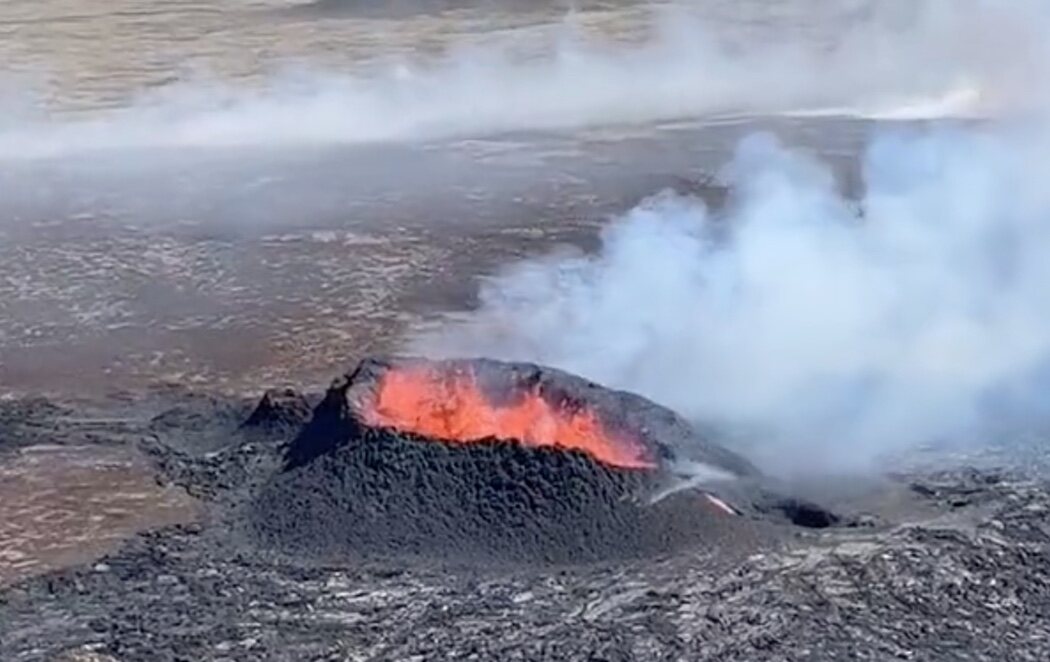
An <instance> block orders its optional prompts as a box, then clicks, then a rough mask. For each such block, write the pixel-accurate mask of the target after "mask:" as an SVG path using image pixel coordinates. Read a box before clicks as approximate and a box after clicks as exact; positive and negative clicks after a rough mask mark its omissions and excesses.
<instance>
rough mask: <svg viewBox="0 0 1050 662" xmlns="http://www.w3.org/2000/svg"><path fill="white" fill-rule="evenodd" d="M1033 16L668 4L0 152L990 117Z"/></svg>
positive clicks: (53, 130) (230, 95)
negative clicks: (681, 121)
mask: <svg viewBox="0 0 1050 662" xmlns="http://www.w3.org/2000/svg"><path fill="white" fill-rule="evenodd" d="M760 4H761V6H762V7H763V9H762V11H763V12H764V13H765V14H769V13H770V12H771V11H772V10H771V9H770V6H769V4H768V3H760ZM794 4H801V5H802V9H800V10H799V12H800V13H801V14H804V16H802V17H801V18H799V19H798V20H799V21H802V22H803V23H804V22H805V19H807V18H812V20H813V21H817V20H818V19H819V12H817V9H816V8H815V7H810V5H811V4H813V3H788V4H785V6H789V5H794ZM817 4H818V5H819V3H817ZM853 5H858V3H853ZM1044 5H1045V3H1043V2H1041V1H1040V0H1017V1H1016V2H1010V3H998V2H992V1H990V0H952V1H951V2H946V1H944V0H923V1H922V2H912V1H910V0H909V1H908V2H886V1H885V0H883V1H881V2H879V1H875V2H865V3H860V9H859V10H856V11H852V12H849V11H846V10H843V11H842V12H840V14H843V15H838V16H835V17H834V20H831V19H828V25H827V26H824V27H825V30H824V32H825V33H826V34H813V33H812V32H813V31H807V30H798V29H789V28H791V22H790V21H788V22H787V23H788V24H787V25H781V24H780V23H778V22H776V21H772V22H771V24H770V25H764V26H763V25H762V24H761V22H760V21H758V20H755V21H751V22H749V21H748V20H744V19H741V21H740V23H741V25H738V26H736V27H737V28H738V29H735V30H730V29H729V27H732V26H727V25H726V24H725V23H724V22H722V23H719V22H717V21H714V20H713V19H711V17H709V16H699V17H698V16H697V15H696V13H695V12H690V11H687V10H684V9H677V10H665V11H662V12H658V13H657V15H658V19H657V21H656V26H655V28H654V30H653V34H651V35H650V37H649V38H648V39H645V40H643V41H641V42H640V43H627V44H625V43H623V42H608V41H605V42H596V41H595V40H594V39H591V38H588V37H587V36H586V35H582V34H580V33H579V32H577V31H574V30H573V29H572V28H571V26H570V27H568V28H564V30H566V31H567V32H565V33H561V34H559V36H558V37H557V38H556V39H554V43H555V45H554V47H553V49H552V50H548V52H546V53H545V54H542V53H541V54H539V55H535V56H533V57H520V53H519V55H515V53H518V52H519V51H520V50H521V44H520V42H521V41H522V40H523V39H524V40H526V41H527V35H526V36H522V35H516V36H514V37H508V38H507V39H506V40H504V41H501V40H498V39H497V40H496V41H495V42H490V43H487V44H486V45H483V46H475V47H470V48H468V47H462V48H453V49H452V51H451V52H450V54H448V55H447V56H446V57H445V58H444V59H441V60H440V61H437V62H434V61H431V62H424V63H409V62H395V63H390V62H388V63H387V64H385V65H382V66H380V65H370V66H369V67H367V68H358V69H356V70H354V71H350V72H345V73H340V72H329V73H325V74H319V73H317V72H311V73H309V74H306V73H303V72H301V71H300V72H298V73H285V74H282V75H278V76H276V77H275V78H274V79H273V80H272V81H271V82H270V83H269V84H267V85H264V86H262V88H260V89H256V90H254V91H250V90H245V89H238V88H229V87H225V86H223V85H222V84H212V85H203V84H200V83H194V82H192V81H181V82H180V83H179V84H176V85H173V86H171V87H170V88H168V89H165V90H164V91H163V92H162V93H161V94H153V95H152V96H151V97H150V98H148V99H142V100H140V101H138V102H135V103H133V104H132V105H130V106H129V107H124V108H121V109H117V110H111V111H105V112H100V113H94V114H89V115H88V116H87V117H76V118H69V117H64V116H61V115H59V116H55V117H51V116H49V117H44V118H37V119H36V120H35V121H27V120H25V118H24V117H23V116H22V115H21V114H20V115H19V119H18V121H17V122H16V121H11V120H10V119H8V118H5V117H0V158H18V157H22V158H26V157H58V156H63V155H68V154H73V153H77V152H85V151H93V150H106V149H135V148H155V147H163V148H173V147H225V146H267V147H275V146H277V147H279V146H295V145H303V144H333V143H362V142H375V141H400V140H417V139H433V138H445V137H452V136H459V135H468V134H469V135H477V134H482V133H488V132H499V131H508V130H532V129H559V128H575V127H585V126H592V125H603V124H613V123H632V122H652V121H659V120H668V119H677V118H684V117H689V118H696V117H710V116H724V115H756V114H759V115H768V114H779V113H788V114H790V113H804V114H847V115H861V116H874V117H897V118H900V117H909V118H910V117H930V116H944V115H973V114H982V113H989V112H1000V111H1002V110H1003V109H1004V108H1012V106H1013V105H1014V104H1015V103H1017V101H1018V99H1020V98H1022V97H1024V98H1027V96H1030V95H1031V90H1030V89H1029V87H1028V85H1027V84H1026V83H1027V81H1029V80H1031V75H1032V72H1033V71H1042V70H1044V69H1045V66H1046V65H1045V62H1046V61H1047V59H1046V58H1045V57H1044V56H1045V47H1044V43H1045V40H1043V39H1041V35H1042V34H1043V33H1042V32H1040V31H1039V30H1038V29H1036V27H1035V26H1041V25H1044V24H1045V13H1046V12H1045V7H1044ZM741 7H742V8H743V7H746V6H745V5H741ZM847 9H848V7H847ZM740 11H741V12H743V9H741V10H740ZM745 13H746V12H745ZM824 13H828V12H827V11H825V12H824ZM814 14H817V16H814ZM744 18H745V19H746V16H745V17H744ZM796 18H797V17H796ZM752 23H754V25H752ZM818 32H819V31H818ZM546 39H548V40H549V39H550V35H549V34H548V35H547V37H546ZM6 96H8V97H10V96H11V95H6ZM2 108H3V106H0V109H2Z"/></svg>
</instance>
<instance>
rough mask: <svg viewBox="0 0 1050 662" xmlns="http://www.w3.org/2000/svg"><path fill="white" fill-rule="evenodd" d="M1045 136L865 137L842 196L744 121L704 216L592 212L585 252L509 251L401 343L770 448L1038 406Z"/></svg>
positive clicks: (780, 455) (821, 444)
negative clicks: (433, 324) (583, 383)
mask: <svg viewBox="0 0 1050 662" xmlns="http://www.w3.org/2000/svg"><path fill="white" fill-rule="evenodd" d="M1046 136H1047V134H1046V132H1045V131H1041V130H1040V131H1036V130H1035V129H1033V128H1032V127H1031V126H1027V127H1015V128H1014V129H1010V130H1007V129H1003V128H1000V129H991V128H985V129H980V128H969V129H967V128H962V127H957V128H951V127H942V128H939V129H934V130H930V131H927V132H921V133H920V132H912V133H908V132H894V133H885V134H883V135H880V136H878V137H876V138H875V139H874V140H873V141H872V143H871V145H870V147H869V149H868V150H867V153H866V156H865V160H864V178H865V179H864V181H865V190H864V192H863V194H862V196H861V199H860V200H859V204H858V202H857V201H851V200H849V199H846V198H845V197H843V196H842V195H841V194H840V193H839V192H838V190H837V187H836V184H835V179H834V177H833V174H832V172H831V171H830V170H829V168H827V167H825V166H824V165H822V164H821V163H820V162H818V161H816V160H815V159H813V158H811V157H810V156H807V155H806V154H803V153H798V152H794V151H791V150H789V149H786V148H785V147H783V146H782V145H780V144H778V142H777V141H776V140H775V139H774V138H772V137H771V136H769V135H756V136H752V137H750V138H748V139H747V140H745V141H743V142H742V143H741V144H740V145H739V148H738V150H737V151H736V154H735V156H734V158H733V159H732V161H731V162H730V163H729V164H728V165H727V166H726V167H725V169H724V171H723V172H722V179H723V180H724V182H725V183H726V184H727V185H728V186H730V187H731V189H732V191H733V195H732V198H731V200H730V201H729V203H728V204H727V206H726V208H725V209H724V210H721V211H720V212H718V213H713V212H712V211H710V210H709V209H707V208H706V207H705V205H704V204H703V202H701V201H700V200H696V199H690V198H683V197H678V196H675V195H673V194H664V195H659V196H656V197H654V198H652V199H650V200H648V201H646V202H645V203H643V204H642V205H640V206H639V207H638V208H636V209H634V210H632V211H631V212H629V213H628V214H627V215H626V216H624V217H623V218H621V219H619V220H617V221H615V222H614V223H612V224H610V225H609V226H608V227H607V229H606V230H605V232H604V233H603V235H602V247H601V250H600V251H599V252H598V254H596V255H593V256H587V255H580V254H577V255H565V254H564V253H562V254H560V255H552V256H550V257H548V258H543V259H539V260H534V261H528V262H524V263H521V264H517V265H514V266H512V267H511V268H509V269H507V270H506V271H505V272H504V273H501V274H499V275H497V276H496V277H494V278H492V279H491V280H489V281H488V282H486V283H484V285H483V286H482V289H481V296H480V301H481V305H480V309H479V310H477V311H476V312H475V313H473V314H471V315H469V316H468V317H467V318H466V319H464V320H462V321H461V322H460V323H459V324H457V325H456V328H455V331H454V332H453V333H440V334H438V335H436V336H428V337H424V338H421V339H419V341H418V344H419V345H420V346H421V348H422V349H424V350H426V351H431V352H436V353H445V354H486V355H494V356H497V357H502V358H513V359H517V360H534V361H538V362H542V363H546V364H551V365H554V366H558V367H561V368H564V369H567V370H571V371H575V372H578V373H581V374H583V375H585V376H587V377H590V378H592V379H594V380H597V381H600V382H602V383H605V384H608V385H612V386H615V387H621V388H627V389H630V390H635V391H638V392H641V393H642V394H644V395H647V396H649V397H651V398H653V399H655V400H657V401H659V402H661V403H662V404H665V405H668V406H671V407H672V408H675V409H677V410H678V411H680V412H682V413H683V414H685V415H687V416H689V417H691V418H693V419H694V420H702V421H708V422H717V423H720V424H722V425H723V426H725V427H727V428H729V429H745V430H749V431H752V432H755V433H757V434H758V436H759V437H760V438H763V439H765V440H766V441H769V442H774V441H775V443H770V444H768V448H767V450H769V449H775V451H771V452H772V455H770V457H769V458H768V459H769V460H770V461H777V462H784V461H788V460H789V459H790V458H801V459H802V461H804V462H806V463H810V462H815V461H816V458H817V457H823V458H824V460H825V461H830V462H834V463H836V464H837V465H842V464H843V463H845V464H849V465H853V466H858V465H862V464H864V463H866V462H868V461H870V460H872V459H874V458H875V457H876V456H878V455H879V454H881V453H884V452H886V451H893V450H899V449H901V448H905V447H908V446H909V445H912V444H916V443H921V442H926V441H931V440H937V439H945V438H953V439H954V438H959V437H961V436H964V435H967V434H971V433H975V432H978V433H979V432H983V431H984V432H986V431H987V430H988V429H989V428H990V427H991V426H993V425H998V424H1000V423H1003V422H1004V421H1006V420H1007V419H1009V420H1011V421H1029V422H1030V421H1032V420H1035V419H1041V418H1043V416H1044V414H1045V413H1046V411H1045V410H1046V406H1045V404H1044V403H1045V402H1046V401H1047V396H1046V393H1047V390H1046V387H1047V385H1048V378H1050V289H1048V288H1047V287H1046V283H1047V282H1050V260H1047V257H1046V256H1047V255H1050V191H1048V189H1047V187H1046V184H1045V182H1046V181H1047V176H1048V174H1050V173H1048V168H1047V166H1046V165H1045V159H1042V158H1041V157H1040V154H1045V153H1046V152H1045V148H1046V146H1047V141H1046V140H1045V138H1046ZM818 450H819V451H820V453H804V454H801V455H800V451H818Z"/></svg>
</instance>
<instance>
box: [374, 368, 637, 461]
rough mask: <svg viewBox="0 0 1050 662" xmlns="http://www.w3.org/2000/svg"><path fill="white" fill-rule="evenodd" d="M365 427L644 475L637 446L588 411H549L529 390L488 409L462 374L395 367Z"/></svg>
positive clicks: (387, 375)
mask: <svg viewBox="0 0 1050 662" xmlns="http://www.w3.org/2000/svg"><path fill="white" fill-rule="evenodd" d="M363 417H364V420H365V422H366V423H367V424H369V425H371V426H373V427H389V428H394V429H397V430H401V431H403V432H411V433H414V434H418V435H422V436H425V437H431V438H436V439H441V440H443V441H448V442H453V443H473V442H478V441H481V440H485V439H493V438H494V439H502V440H513V441H517V442H520V443H522V444H525V445H526V446H554V447H557V448H564V449H572V450H578V451H583V452H585V453H587V454H589V455H591V456H592V457H594V458H595V459H597V460H600V461H601V462H604V463H606V464H610V465H613V466H617V467H627V468H651V467H653V466H654V465H653V463H652V462H651V461H649V460H648V459H647V458H646V456H645V453H644V452H643V451H642V449H641V447H640V446H639V445H638V444H637V442H635V441H633V440H628V439H623V438H622V437H620V436H618V435H615V434H612V433H610V432H609V431H608V430H606V429H605V426H604V425H603V424H602V422H601V420H600V419H599V417H598V415H597V414H596V413H595V412H594V411H592V410H590V409H587V408H581V407H576V406H563V407H558V406H553V405H551V404H550V403H549V402H547V400H546V399H545V398H544V397H543V396H542V395H541V394H540V393H539V392H537V391H536V390H523V391H522V392H521V393H520V394H518V397H517V398H515V401H514V402H511V403H507V404H493V403H492V402H490V401H489V399H488V398H487V397H485V395H484V393H482V391H481V389H480V388H479V387H478V384H477V381H476V379H475V377H474V374H473V373H472V372H470V371H469V370H441V371H438V370H434V369H430V368H417V367H398V368H392V369H390V370H387V371H386V372H384V373H383V375H382V377H381V379H380V382H379V384H378V386H377V388H376V391H375V398H374V401H373V402H372V404H371V406H370V407H366V408H365V411H364V412H363Z"/></svg>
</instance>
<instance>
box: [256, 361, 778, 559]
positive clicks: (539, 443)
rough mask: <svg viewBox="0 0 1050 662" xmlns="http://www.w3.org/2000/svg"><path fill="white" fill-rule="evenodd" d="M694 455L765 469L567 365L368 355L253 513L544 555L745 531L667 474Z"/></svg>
mask: <svg viewBox="0 0 1050 662" xmlns="http://www.w3.org/2000/svg"><path fill="white" fill-rule="evenodd" d="M683 467H685V468H691V470H695V469H696V468H698V467H699V468H701V469H702V472H703V475H704V477H705V478H706V479H707V480H709V481H710V480H713V481H715V482H721V483H725V484H730V483H733V482H735V481H740V480H750V479H754V478H756V477H757V476H758V472H757V470H756V469H755V468H754V467H753V466H752V465H751V464H750V463H748V462H747V461H746V460H745V459H743V458H741V457H739V456H737V455H735V454H734V453H732V452H730V451H728V450H727V449H725V448H722V447H720V446H718V445H716V444H713V443H711V442H710V441H708V440H706V439H703V438H701V437H700V436H699V435H698V434H697V433H696V432H695V431H694V430H693V428H692V427H691V426H690V425H689V424H688V423H686V422H685V421H684V420H682V419H681V418H680V417H679V416H677V415H676V414H674V413H673V412H671V411H669V410H667V409H665V408H663V407H660V406H658V405H656V404H654V403H652V402H650V401H648V400H646V399H644V398H642V397H640V396H637V395H634V394H631V393H625V392H620V391H613V390H609V389H606V388H603V387H601V386H599V385H597V384H593V383H591V382H588V381H586V380H584V379H581V378H579V377H575V376H573V375H570V374H567V373H564V372H561V371H558V370H554V369H550V368H544V367H540V366H536V365H532V364H522V363H504V362H498V361H492V360H488V359H470V360H450V361H428V360H425V359H418V358H398V359H368V360H365V361H363V362H362V363H361V364H360V365H359V366H358V367H357V369H356V370H354V371H353V372H352V373H350V374H348V375H346V376H344V377H342V378H340V379H338V380H336V382H334V383H333V385H332V386H331V388H330V389H329V390H328V392H327V394H326V396H325V398H324V400H323V401H322V402H321V403H320V404H319V405H318V406H317V407H316V409H315V410H314V412H313V417H312V419H311V420H310V422H309V423H307V424H306V426H305V427H303V429H302V430H301V431H300V433H299V434H298V436H297V437H296V438H295V439H294V441H292V443H291V444H290V445H289V447H288V448H287V451H286V454H285V467H284V470H283V471H281V472H279V473H278V474H276V475H275V476H274V477H273V478H272V479H271V480H270V481H269V482H268V483H267V484H266V485H265V486H264V487H263V488H262V489H261V490H260V492H259V493H258V494H257V495H256V497H255V498H254V500H253V502H252V504H251V517H250V520H251V523H252V530H253V532H254V534H255V535H256V536H257V537H258V538H259V539H260V540H261V541H262V542H264V543H266V544H268V545H274V546H278V547H281V548H284V549H286V550H289V551H295V552H297V553H299V552H315V553H319V554H322V555H329V554H346V553H350V554H354V555H389V554H406V555H412V556H426V557H438V558H445V559H464V558H502V559H518V560H530V561H541V562H569V561H589V560H596V559H601V558H610V557H621V558H622V557H632V556H640V555H648V554H653V553H660V552H665V551H670V550H673V549H675V548H678V547H681V546H683V545H686V544H693V543H702V542H714V541H717V540H721V539H724V538H725V537H726V536H735V535H744V534H743V533H741V531H742V529H741V527H740V526H739V522H741V521H743V518H738V517H735V513H734V508H733V506H729V505H727V504H726V503H725V502H724V501H723V500H721V499H718V498H715V497H713V496H712V495H711V494H709V493H706V492H702V491H698V490H694V489H686V490H680V491H673V490H668V489H667V488H668V486H669V484H670V483H672V482H673V481H675V480H679V479H678V478H676V477H675V476H676V473H680V471H681V470H682V468H683ZM669 492H670V494H669V495H668V493H669Z"/></svg>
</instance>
